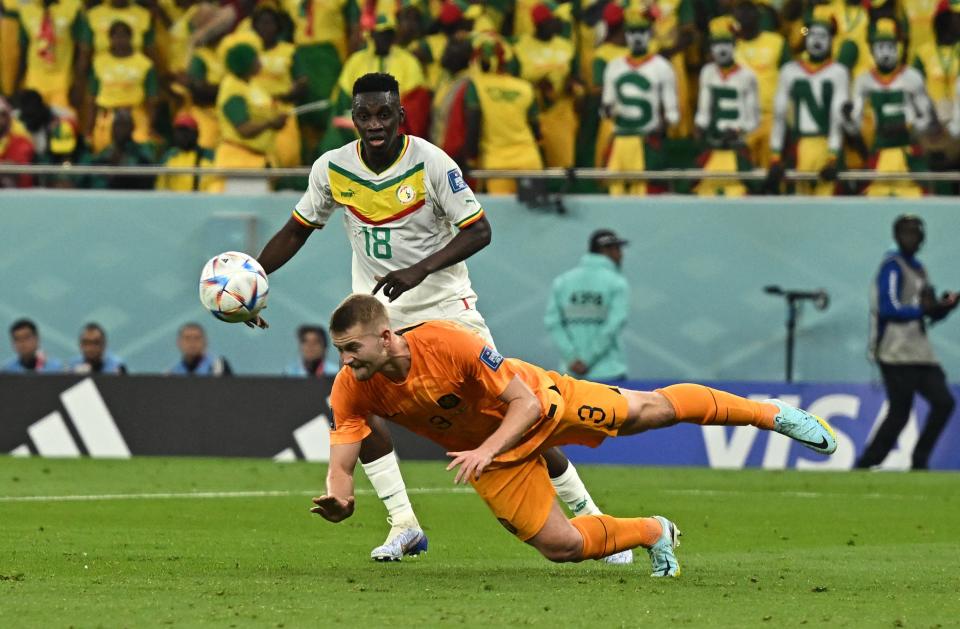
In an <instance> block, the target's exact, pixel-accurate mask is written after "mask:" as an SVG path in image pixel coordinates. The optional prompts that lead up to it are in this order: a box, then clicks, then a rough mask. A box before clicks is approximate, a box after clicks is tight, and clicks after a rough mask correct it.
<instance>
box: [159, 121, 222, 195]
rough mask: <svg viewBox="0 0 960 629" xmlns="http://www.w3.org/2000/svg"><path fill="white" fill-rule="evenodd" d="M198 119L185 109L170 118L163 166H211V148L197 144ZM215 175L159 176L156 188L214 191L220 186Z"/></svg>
mask: <svg viewBox="0 0 960 629" xmlns="http://www.w3.org/2000/svg"><path fill="white" fill-rule="evenodd" d="M197 138H198V131H197V120H196V119H195V118H194V117H193V116H191V115H190V114H188V113H186V112H184V113H181V114H178V115H177V117H176V118H174V120H173V146H172V147H170V149H169V150H168V151H167V154H166V155H165V156H164V158H163V165H164V166H171V167H180V168H184V167H194V168H197V167H199V168H210V167H212V166H213V151H211V150H209V149H205V148H203V147H201V146H200V145H199V144H198V143H197ZM222 185H223V184H222V183H219V182H218V178H217V177H212V176H209V175H203V176H201V175H186V174H184V175H160V176H159V177H157V183H156V189H157V190H173V191H179V192H191V191H192V192H213V191H214V190H216V189H219V188H220V187H222Z"/></svg>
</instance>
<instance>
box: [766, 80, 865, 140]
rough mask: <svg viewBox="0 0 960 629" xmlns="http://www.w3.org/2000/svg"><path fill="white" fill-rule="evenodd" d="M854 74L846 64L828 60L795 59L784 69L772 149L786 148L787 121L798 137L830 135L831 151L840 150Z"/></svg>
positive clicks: (776, 103) (775, 106) (776, 99)
mask: <svg viewBox="0 0 960 629" xmlns="http://www.w3.org/2000/svg"><path fill="white" fill-rule="evenodd" d="M849 86H850V73H849V72H848V71H847V68H846V67H844V66H843V65H842V64H839V63H835V62H832V61H831V62H828V63H826V64H824V65H822V66H820V67H816V66H811V65H810V64H808V63H807V62H805V61H791V62H789V63H786V64H784V66H783V67H782V68H780V80H779V82H778V83H777V93H776V95H775V96H774V98H773V129H772V130H771V132H770V148H771V150H773V151H774V152H777V153H779V152H780V151H782V150H783V140H784V137H783V136H784V132H785V131H786V128H787V124H788V121H789V125H790V128H791V130H792V131H793V137H794V139H795V140H796V139H799V138H803V137H814V136H816V137H826V138H827V145H828V146H829V148H830V150H831V151H834V152H836V151H839V150H840V145H841V143H842V139H843V134H842V132H841V126H840V123H841V117H842V116H841V113H840V110H841V109H842V108H843V104H844V103H845V102H847V101H848V100H849V99H850V87H849Z"/></svg>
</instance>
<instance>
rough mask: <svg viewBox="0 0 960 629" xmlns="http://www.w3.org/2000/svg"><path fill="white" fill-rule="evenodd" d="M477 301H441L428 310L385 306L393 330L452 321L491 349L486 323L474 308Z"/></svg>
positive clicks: (491, 344)
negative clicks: (470, 332) (429, 322)
mask: <svg viewBox="0 0 960 629" xmlns="http://www.w3.org/2000/svg"><path fill="white" fill-rule="evenodd" d="M476 304H477V299H476V297H474V298H472V299H471V298H467V297H464V298H460V299H452V300H450V301H442V302H440V303H439V304H435V305H433V306H430V307H428V308H417V309H404V308H398V307H396V306H390V305H387V310H388V311H389V313H390V324H391V325H392V326H393V329H395V330H399V329H401V328H408V327H410V326H412V325H416V324H418V323H422V322H424V321H434V320H441V321H453V322H454V323H459V324H460V325H462V326H463V327H465V328H467V329H469V330H472V331H474V332H476V333H477V334H479V335H480V336H481V337H482V338H483V340H485V341H486V342H487V343H489V344H490V346H491V347H492V348H493V349H496V345H494V343H493V335H492V334H490V329H489V328H487V322H486V321H484V320H483V315H481V314H480V312H479V311H478V310H477V308H476Z"/></svg>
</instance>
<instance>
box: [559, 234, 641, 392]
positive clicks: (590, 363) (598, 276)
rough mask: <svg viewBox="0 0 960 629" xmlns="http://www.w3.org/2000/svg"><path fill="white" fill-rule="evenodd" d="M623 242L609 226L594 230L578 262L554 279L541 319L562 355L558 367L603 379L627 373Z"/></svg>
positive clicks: (627, 293) (627, 289) (626, 288)
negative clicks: (623, 340) (623, 343)
mask: <svg viewBox="0 0 960 629" xmlns="http://www.w3.org/2000/svg"><path fill="white" fill-rule="evenodd" d="M626 244H627V241H626V240H623V239H622V238H620V237H619V236H617V235H616V234H615V233H614V232H612V231H611V230H609V229H601V230H598V231H595V232H594V233H593V234H592V235H591V236H590V245H589V252H588V253H587V254H585V255H584V256H583V258H581V260H580V264H579V265H577V266H576V267H574V268H573V269H571V270H569V271H567V272H566V273H563V274H562V275H560V276H559V277H557V278H556V279H555V280H554V281H553V292H552V294H551V295H550V298H549V301H548V302H547V312H546V315H545V316H544V324H545V325H546V326H547V330H548V331H549V332H550V336H551V337H552V338H553V342H554V343H555V344H556V346H557V347H558V348H559V349H560V354H561V356H562V357H563V358H562V361H561V365H560V371H562V372H567V373H569V374H571V375H574V376H576V377H578V378H587V379H590V380H602V381H606V382H610V381H613V380H623V379H625V378H626V377H627V363H626V361H625V360H624V356H623V348H622V347H621V343H620V333H621V331H622V330H623V326H624V325H625V324H626V322H627V311H628V309H629V304H630V287H629V286H628V285H627V280H626V279H624V277H623V275H621V273H620V263H621V261H622V259H623V250H622V247H623V246H624V245H626Z"/></svg>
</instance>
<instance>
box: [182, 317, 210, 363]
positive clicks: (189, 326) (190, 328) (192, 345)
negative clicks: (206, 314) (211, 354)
mask: <svg viewBox="0 0 960 629" xmlns="http://www.w3.org/2000/svg"><path fill="white" fill-rule="evenodd" d="M177 349H179V350H180V354H182V355H183V360H184V361H187V362H189V361H191V360H196V359H197V358H200V357H201V356H203V355H204V353H206V351H207V334H206V332H204V331H203V328H202V327H201V326H200V324H199V323H184V324H183V325H181V326H180V330H179V331H178V332H177Z"/></svg>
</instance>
